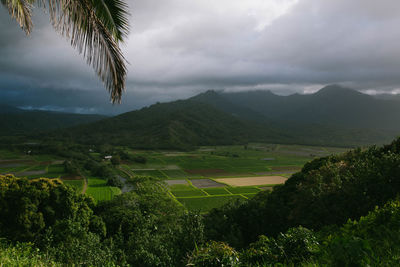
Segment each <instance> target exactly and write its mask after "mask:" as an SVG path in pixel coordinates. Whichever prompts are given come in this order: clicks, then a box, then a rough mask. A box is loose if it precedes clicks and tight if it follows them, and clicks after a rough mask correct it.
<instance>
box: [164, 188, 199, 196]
mask: <svg viewBox="0 0 400 267" xmlns="http://www.w3.org/2000/svg"><path fill="white" fill-rule="evenodd" d="M171 193H172V194H173V195H174V196H175V197H177V198H178V197H198V196H205V195H206V194H204V193H203V192H202V191H201V190H199V189H194V188H193V189H192V190H173V191H171Z"/></svg>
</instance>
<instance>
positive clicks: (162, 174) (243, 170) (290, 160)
mask: <svg viewBox="0 0 400 267" xmlns="http://www.w3.org/2000/svg"><path fill="white" fill-rule="evenodd" d="M346 150H347V149H344V148H331V147H314V146H299V145H279V144H258V143H254V144H248V145H247V146H239V145H237V146H208V147H200V148H199V149H197V150H195V151H192V152H178V151H175V152H174V151H141V150H129V151H128V152H129V154H131V155H132V156H142V157H145V158H146V159H147V162H146V163H145V164H140V163H131V164H125V165H124V167H126V168H127V169H129V170H131V171H132V172H133V173H135V174H137V175H149V176H153V177H157V178H160V179H179V178H189V179H190V178H232V177H251V176H266V175H268V176H284V177H286V178H288V177H290V175H292V174H293V173H295V172H297V171H299V170H300V169H301V168H302V166H303V165H304V164H305V163H306V162H308V161H310V160H312V159H313V158H315V157H321V156H327V155H330V154H334V153H342V152H344V151H346Z"/></svg>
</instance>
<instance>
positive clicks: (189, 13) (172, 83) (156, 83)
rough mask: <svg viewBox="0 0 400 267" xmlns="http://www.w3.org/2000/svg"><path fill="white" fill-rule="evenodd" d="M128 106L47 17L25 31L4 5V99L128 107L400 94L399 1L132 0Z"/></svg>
mask: <svg viewBox="0 0 400 267" xmlns="http://www.w3.org/2000/svg"><path fill="white" fill-rule="evenodd" d="M128 4H129V6H130V11H131V14H132V16H131V18H130V22H131V31H130V35H129V37H128V38H127V40H126V41H125V43H124V44H123V45H122V49H123V51H124V53H125V56H126V58H127V60H128V61H129V73H128V77H127V88H126V89H127V90H126V93H125V94H124V96H123V103H122V104H121V105H117V106H115V105H114V106H113V105H111V104H110V102H109V97H108V94H107V92H106V91H105V89H104V88H103V86H102V84H101V82H100V81H99V80H98V78H97V77H96V76H95V74H94V71H93V70H92V69H91V68H90V67H88V66H87V65H86V63H85V61H84V60H83V58H82V57H81V56H80V55H79V54H78V53H77V52H76V51H75V50H73V49H72V48H71V47H70V46H69V43H68V41H67V40H66V39H64V38H62V37H60V36H59V35H58V34H57V33H55V31H54V30H53V29H52V27H51V25H50V23H49V19H48V17H47V15H46V14H45V13H43V12H42V11H41V10H40V9H37V10H35V16H34V30H33V32H32V34H31V35H30V36H28V37H27V36H25V34H24V33H23V31H21V30H20V28H19V27H18V25H17V24H16V23H15V22H14V21H13V20H12V19H11V18H10V16H9V15H8V13H7V11H6V10H5V8H4V7H0V36H1V38H0V101H1V102H7V103H10V104H13V105H18V106H23V107H26V108H43V109H53V110H60V111H63V110H65V111H73V112H89V113H90V112H92V113H96V112H101V113H120V112H123V111H127V110H131V109H136V108H139V107H142V106H144V105H148V104H152V103H154V102H156V101H167V100H172V99H177V98H186V97H189V96H192V95H195V94H197V93H199V92H202V91H205V90H208V89H217V90H228V91H241V90H256V89H260V90H272V91H273V92H275V93H278V94H290V93H294V92H300V93H311V92H314V91H316V90H318V89H319V88H321V87H323V86H324V85H327V84H332V83H337V84H342V85H344V86H349V87H351V88H354V89H357V90H361V91H364V92H368V93H382V92H387V93H400V45H399V44H400V2H399V1H398V0H381V1H377V0H351V1H348V0H323V1H321V0H246V1H243V0H218V1H215V0H128Z"/></svg>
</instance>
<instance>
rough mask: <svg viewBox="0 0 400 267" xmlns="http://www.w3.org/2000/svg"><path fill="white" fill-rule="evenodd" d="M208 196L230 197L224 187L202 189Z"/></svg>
mask: <svg viewBox="0 0 400 267" xmlns="http://www.w3.org/2000/svg"><path fill="white" fill-rule="evenodd" d="M203 190H204V191H206V192H207V194H209V195H230V193H229V192H228V191H226V190H225V188H224V187H213V188H203Z"/></svg>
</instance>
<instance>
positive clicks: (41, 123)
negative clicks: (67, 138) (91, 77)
mask: <svg viewBox="0 0 400 267" xmlns="http://www.w3.org/2000/svg"><path fill="white" fill-rule="evenodd" d="M104 118H106V117H105V116H102V115H86V114H72V113H61V112H51V111H39V110H29V111H28V110H22V109H19V108H16V107H12V106H9V105H5V104H0V135H3V136H4V135H15V134H27V133H35V132H45V131H49V130H54V129H59V128H67V127H71V126H74V125H78V124H85V123H90V122H94V121H97V120H101V119H104Z"/></svg>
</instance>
